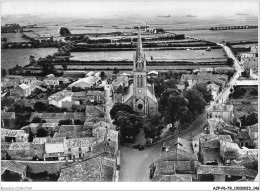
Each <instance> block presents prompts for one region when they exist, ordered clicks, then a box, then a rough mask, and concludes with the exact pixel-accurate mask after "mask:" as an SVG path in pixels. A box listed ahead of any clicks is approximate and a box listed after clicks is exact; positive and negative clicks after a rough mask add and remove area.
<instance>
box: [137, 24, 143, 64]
mask: <svg viewBox="0 0 260 191" xmlns="http://www.w3.org/2000/svg"><path fill="white" fill-rule="evenodd" d="M142 53H143V46H142V39H141V31H140V25H139V27H138V38H137V47H136V61H138V60H140V59H141V56H142Z"/></svg>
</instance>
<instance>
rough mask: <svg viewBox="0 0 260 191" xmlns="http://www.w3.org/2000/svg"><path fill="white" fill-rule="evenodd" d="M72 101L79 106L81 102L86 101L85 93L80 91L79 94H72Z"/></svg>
mask: <svg viewBox="0 0 260 191" xmlns="http://www.w3.org/2000/svg"><path fill="white" fill-rule="evenodd" d="M71 99H72V101H78V102H79V103H80V104H82V103H83V101H85V100H86V92H85V91H80V92H73V94H72V97H71Z"/></svg>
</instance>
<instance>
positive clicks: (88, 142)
mask: <svg viewBox="0 0 260 191" xmlns="http://www.w3.org/2000/svg"><path fill="white" fill-rule="evenodd" d="M94 139H95V138H94V137H88V138H76V139H67V140H66V141H65V143H66V146H67V147H68V148H72V147H89V146H92V144H93V141H94Z"/></svg>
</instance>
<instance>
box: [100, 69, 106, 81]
mask: <svg viewBox="0 0 260 191" xmlns="http://www.w3.org/2000/svg"><path fill="white" fill-rule="evenodd" d="M100 77H101V79H104V78H105V77H106V74H105V72H104V71H101V73H100Z"/></svg>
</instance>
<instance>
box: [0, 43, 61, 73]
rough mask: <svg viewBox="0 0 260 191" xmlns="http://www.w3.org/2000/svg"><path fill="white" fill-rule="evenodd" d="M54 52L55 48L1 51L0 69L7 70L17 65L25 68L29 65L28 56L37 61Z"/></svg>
mask: <svg viewBox="0 0 260 191" xmlns="http://www.w3.org/2000/svg"><path fill="white" fill-rule="evenodd" d="M56 51H57V49H56V48H41V49H37V48H30V49H29V48H28V49H1V55H2V57H1V68H5V69H9V68H12V67H14V66H16V65H17V64H18V65H19V66H25V65H27V64H29V56H30V55H32V56H34V57H35V59H38V58H40V57H42V58H43V57H45V56H47V55H52V54H53V53H55V52H56Z"/></svg>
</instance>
